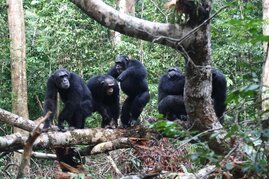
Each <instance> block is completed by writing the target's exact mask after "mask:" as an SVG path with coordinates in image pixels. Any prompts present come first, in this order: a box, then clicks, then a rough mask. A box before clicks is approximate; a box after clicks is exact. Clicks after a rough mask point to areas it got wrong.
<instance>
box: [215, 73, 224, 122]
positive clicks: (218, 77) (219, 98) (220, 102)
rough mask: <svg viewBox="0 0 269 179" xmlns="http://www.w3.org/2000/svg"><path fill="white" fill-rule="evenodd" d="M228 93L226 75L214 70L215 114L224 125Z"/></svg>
mask: <svg viewBox="0 0 269 179" xmlns="http://www.w3.org/2000/svg"><path fill="white" fill-rule="evenodd" d="M226 93H227V81H226V78H225V76H224V74H223V73H222V72H221V71H219V70H217V69H212V96H211V97H212V99H213V104H214V109H215V113H216V115H217V117H218V119H219V121H220V123H223V121H224V116H223V113H224V112H225V110H226V104H225V100H226V95H227V94H226Z"/></svg>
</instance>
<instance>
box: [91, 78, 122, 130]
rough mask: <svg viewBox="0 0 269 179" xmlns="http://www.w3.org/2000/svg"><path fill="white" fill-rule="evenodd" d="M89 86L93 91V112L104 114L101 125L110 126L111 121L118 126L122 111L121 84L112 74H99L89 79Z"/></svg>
mask: <svg viewBox="0 0 269 179" xmlns="http://www.w3.org/2000/svg"><path fill="white" fill-rule="evenodd" d="M87 86H88V88H89V89H90V90H91V92H92V97H93V112H95V111H97V112H98V113H100V114H101V116H102V123H101V127H102V128H105V127H110V123H111V121H113V122H114V124H115V126H116V127H117V126H118V121H117V119H118V118H119V112H120V97H119V85H118V83H117V81H116V80H115V79H114V78H113V77H112V76H110V75H97V76H93V77H91V78H90V79H89V81H88V83H87Z"/></svg>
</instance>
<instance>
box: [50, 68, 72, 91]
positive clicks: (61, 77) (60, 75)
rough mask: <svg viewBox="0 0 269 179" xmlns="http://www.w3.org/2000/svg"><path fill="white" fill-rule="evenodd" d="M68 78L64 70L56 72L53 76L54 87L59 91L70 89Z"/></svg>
mask: <svg viewBox="0 0 269 179" xmlns="http://www.w3.org/2000/svg"><path fill="white" fill-rule="evenodd" d="M69 76H70V73H69V72H68V71H67V70H66V69H59V70H56V71H55V73H54V74H53V79H54V82H55V84H56V86H57V87H58V88H60V89H68V88H69V87H70V82H69Z"/></svg>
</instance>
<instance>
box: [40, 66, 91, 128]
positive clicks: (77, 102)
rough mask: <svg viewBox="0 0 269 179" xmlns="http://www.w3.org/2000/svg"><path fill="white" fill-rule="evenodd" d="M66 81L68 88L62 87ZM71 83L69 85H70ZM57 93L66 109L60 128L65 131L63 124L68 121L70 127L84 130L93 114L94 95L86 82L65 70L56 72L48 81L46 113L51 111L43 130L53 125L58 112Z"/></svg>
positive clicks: (62, 113)
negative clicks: (88, 118) (86, 122)
mask: <svg viewBox="0 0 269 179" xmlns="http://www.w3.org/2000/svg"><path fill="white" fill-rule="evenodd" d="M63 81H65V83H66V86H65V87H64V86H63V85H62V82H63ZM68 82H69V84H68ZM57 92H59V94H60V97H61V100H62V102H63V103H64V108H63V110H62V111H61V113H60V115H59V119H58V127H59V129H60V130H64V126H63V123H64V121H67V123H68V124H69V127H74V128H79V129H82V128H84V124H85V119H86V117H87V116H89V115H90V114H91V113H92V95H91V92H90V90H89V89H88V87H87V86H86V84H85V83H84V81H83V80H82V79H81V78H80V77H79V76H78V75H76V74H75V73H72V72H69V71H67V70H65V69H60V70H57V71H55V73H54V74H53V75H51V76H50V77H49V79H48V81H47V91H46V97H45V104H44V113H45V114H46V113H47V112H48V111H51V112H52V114H51V115H50V117H49V119H48V120H46V122H45V125H44V127H43V130H47V129H48V127H49V126H50V125H51V122H52V119H53V117H54V114H55V111H56V103H57Z"/></svg>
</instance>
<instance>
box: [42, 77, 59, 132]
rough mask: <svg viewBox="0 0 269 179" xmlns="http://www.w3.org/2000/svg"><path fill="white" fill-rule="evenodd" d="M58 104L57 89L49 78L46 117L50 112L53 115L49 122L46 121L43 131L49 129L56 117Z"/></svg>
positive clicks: (45, 108) (45, 106) (45, 105)
mask: <svg viewBox="0 0 269 179" xmlns="http://www.w3.org/2000/svg"><path fill="white" fill-rule="evenodd" d="M56 102H57V88H56V86H55V84H54V82H53V80H52V78H49V79H48V81H47V91H46V97H45V104H44V115H46V114H47V113H48V111H51V112H52V113H51V115H50V117H49V118H48V120H46V121H45V124H44V127H43V129H47V128H48V127H49V126H50V124H51V122H52V120H53V117H54V114H55V111H56V107H57V106H56Z"/></svg>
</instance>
